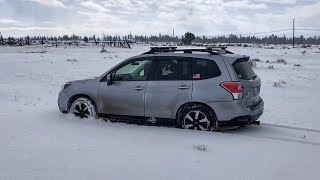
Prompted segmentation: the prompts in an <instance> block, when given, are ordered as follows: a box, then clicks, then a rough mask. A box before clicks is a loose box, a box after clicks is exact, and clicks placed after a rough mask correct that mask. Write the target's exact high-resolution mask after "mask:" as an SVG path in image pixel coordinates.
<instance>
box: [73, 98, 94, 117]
mask: <svg viewBox="0 0 320 180" xmlns="http://www.w3.org/2000/svg"><path fill="white" fill-rule="evenodd" d="M70 112H71V113H72V114H74V115H75V116H77V117H80V118H90V117H97V113H96V108H95V106H94V104H93V102H92V101H91V100H90V99H88V98H85V97H80V98H78V99H76V100H75V101H74V102H73V103H72V104H71V107H70Z"/></svg>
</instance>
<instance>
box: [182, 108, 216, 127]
mask: <svg viewBox="0 0 320 180" xmlns="http://www.w3.org/2000/svg"><path fill="white" fill-rule="evenodd" d="M180 113H181V114H180V123H181V126H180V127H182V128H184V129H192V130H202V131H213V130H214V127H215V121H214V115H213V114H212V113H211V112H210V110H208V108H206V107H204V106H202V105H198V104H194V105H190V106H188V107H186V108H183V109H182V110H181V112H180Z"/></svg>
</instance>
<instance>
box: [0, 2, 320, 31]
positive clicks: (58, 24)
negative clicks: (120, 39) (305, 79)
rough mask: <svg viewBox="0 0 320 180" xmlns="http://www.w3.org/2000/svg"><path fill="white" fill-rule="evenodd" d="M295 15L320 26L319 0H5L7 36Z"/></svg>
mask: <svg viewBox="0 0 320 180" xmlns="http://www.w3.org/2000/svg"><path fill="white" fill-rule="evenodd" d="M294 17H295V18H296V26H297V28H311V29H320V1H319V0H0V32H1V33H2V34H3V35H4V36H9V35H10V36H23V35H27V34H30V35H63V34H72V33H75V34H79V35H92V34H96V35H98V36H99V35H102V34H103V33H105V34H111V35H125V34H129V33H130V32H131V33H132V34H143V35H151V34H153V35H158V34H159V33H161V34H172V28H175V31H176V35H182V34H184V33H185V32H186V31H191V32H194V33H195V34H196V35H199V36H201V35H208V36H212V35H225V34H230V33H234V34H238V35H239V34H247V33H254V32H265V31H273V30H280V29H289V28H291V27H292V19H293V18H294ZM298 33H299V32H298ZM300 33H306V32H300ZM308 33H311V35H318V36H319V35H320V34H319V33H320V31H318V32H316V31H315V32H308Z"/></svg>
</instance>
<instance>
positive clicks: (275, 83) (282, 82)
mask: <svg viewBox="0 0 320 180" xmlns="http://www.w3.org/2000/svg"><path fill="white" fill-rule="evenodd" d="M286 84H287V83H286V82H285V81H283V80H279V81H278V82H273V87H283V86H284V85H286Z"/></svg>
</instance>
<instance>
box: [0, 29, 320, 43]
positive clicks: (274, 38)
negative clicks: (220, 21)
mask: <svg viewBox="0 0 320 180" xmlns="http://www.w3.org/2000/svg"><path fill="white" fill-rule="evenodd" d="M35 41H37V42H39V43H41V44H46V43H47V42H52V43H54V42H55V43H58V42H68V43H74V42H76V43H79V42H81V41H83V42H85V43H88V42H94V43H96V44H99V42H100V41H110V42H111V41H114V42H115V41H131V42H177V43H184V44H191V42H196V43H260V44H292V37H287V36H285V35H283V36H278V35H274V34H272V35H270V36H265V37H257V36H237V35H234V34H230V35H228V36H215V37H207V36H194V34H193V33H190V32H188V33H186V34H185V35H184V36H182V37H178V36H175V37H173V36H170V35H161V34H159V35H157V36H156V35H151V36H143V35H140V36H138V35H134V36H133V35H131V34H128V35H124V36H111V35H103V36H102V37H96V35H92V36H78V35H75V34H73V35H71V36H69V35H63V36H26V37H20V38H13V37H7V38H5V37H3V36H2V35H0V45H4V44H9V45H30V44H32V42H35ZM295 43H296V44H316V45H319V44H320V36H314V37H307V38H306V37H304V36H302V35H301V36H299V37H295Z"/></svg>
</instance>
